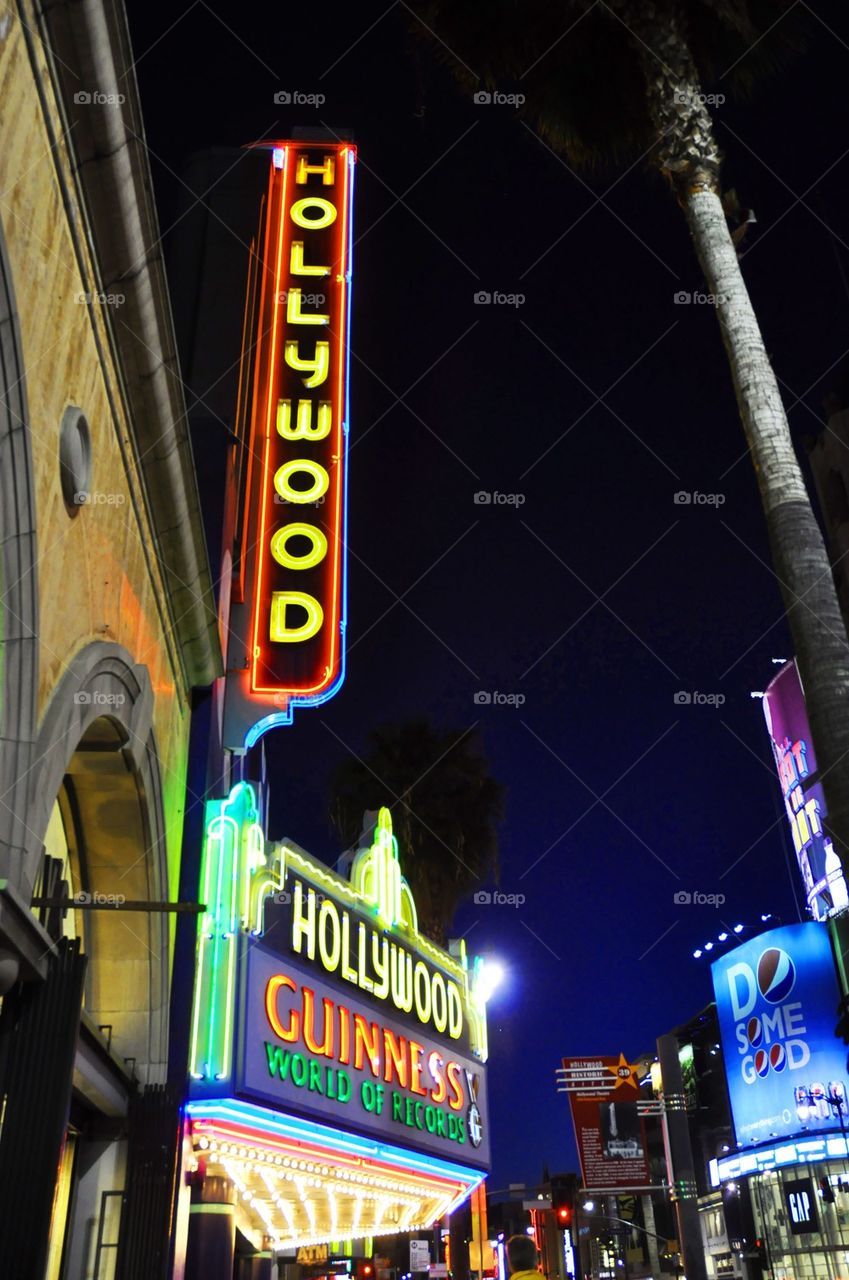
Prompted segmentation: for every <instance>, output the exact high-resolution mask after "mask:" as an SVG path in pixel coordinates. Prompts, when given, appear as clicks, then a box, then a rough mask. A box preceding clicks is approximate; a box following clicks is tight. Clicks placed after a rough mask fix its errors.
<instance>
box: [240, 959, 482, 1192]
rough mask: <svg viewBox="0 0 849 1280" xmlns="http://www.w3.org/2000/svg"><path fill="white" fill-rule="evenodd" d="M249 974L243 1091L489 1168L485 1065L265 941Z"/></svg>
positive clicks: (247, 969) (243, 1031)
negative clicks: (376, 1007) (379, 1010)
mask: <svg viewBox="0 0 849 1280" xmlns="http://www.w3.org/2000/svg"><path fill="white" fill-rule="evenodd" d="M243 980H244V995H243V998H242V1000H241V1006H242V1018H241V1022H240V1024H239V1027H238V1031H237V1043H238V1045H239V1055H238V1059H237V1068H236V1079H235V1091H236V1093H237V1095H239V1096H241V1097H246V1098H251V1099H256V1100H258V1101H261V1102H263V1103H265V1104H266V1105H269V1104H270V1105H274V1106H277V1107H280V1108H282V1109H284V1110H286V1111H291V1110H295V1111H297V1113H298V1114H300V1115H314V1116H315V1117H316V1119H318V1120H322V1121H324V1122H325V1123H326V1124H334V1125H337V1126H339V1125H342V1126H344V1127H345V1128H346V1129H352V1130H355V1131H357V1132H363V1133H375V1134H378V1135H380V1136H381V1137H382V1138H385V1139H387V1140H391V1141H394V1142H399V1143H406V1142H411V1141H412V1142H414V1144H415V1146H416V1147H417V1149H419V1150H422V1151H432V1152H433V1153H434V1154H435V1155H439V1156H443V1157H447V1158H449V1159H452V1160H458V1161H461V1162H462V1163H463V1164H467V1165H472V1166H477V1165H482V1166H484V1167H488V1165H489V1132H488V1126H487V1125H486V1123H485V1119H484V1117H485V1116H486V1113H487V1110H486V1086H485V1075H484V1071H483V1068H482V1065H481V1063H480V1062H473V1061H472V1060H471V1059H470V1058H467V1057H464V1056H462V1055H460V1054H458V1053H457V1052H456V1050H455V1048H454V1047H452V1046H448V1045H446V1043H445V1038H444V1037H443V1036H440V1037H436V1036H434V1035H432V1034H431V1035H430V1036H428V1035H425V1034H420V1033H419V1032H412V1033H411V1030H410V1027H409V1025H408V1024H407V1023H402V1022H400V1021H399V1020H398V1019H397V1018H392V1017H389V1016H387V1015H386V1014H376V1013H375V1010H374V1007H373V1006H372V1005H371V1004H367V1003H366V1002H365V1001H364V1000H362V999H357V998H356V997H355V996H354V995H353V993H352V992H351V991H350V989H349V990H348V991H345V990H343V989H341V987H340V986H339V985H338V984H334V985H331V983H330V982H328V981H325V980H323V979H322V978H320V977H318V976H317V975H316V971H315V968H314V967H311V966H305V965H303V964H295V963H293V962H292V961H291V960H290V959H288V958H284V957H281V956H280V955H279V954H276V953H275V952H274V951H272V950H271V949H269V948H268V947H265V946H263V945H261V944H260V943H258V942H254V943H252V944H251V946H250V949H249V952H248V955H247V963H246V965H245V967H244V970H243Z"/></svg>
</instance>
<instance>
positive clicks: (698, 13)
mask: <svg viewBox="0 0 849 1280" xmlns="http://www.w3.org/2000/svg"><path fill="white" fill-rule="evenodd" d="M409 7H410V8H411V10H412V11H413V12H414V13H415V14H416V16H417V18H418V19H419V20H420V23H421V27H422V29H423V30H426V31H428V32H429V33H430V36H429V38H431V39H432V41H433V44H434V48H435V49H436V51H437V53H438V56H439V57H440V58H441V60H443V61H445V62H448V63H450V65H451V67H452V70H453V71H454V73H455V75H456V76H457V78H458V79H459V80H460V81H461V82H465V83H466V84H475V83H480V82H483V83H485V84H487V85H488V86H489V87H490V88H492V87H495V85H496V84H497V83H498V82H503V81H504V80H505V79H510V80H512V81H514V82H515V81H518V82H519V83H518V86H517V87H518V88H520V89H521V92H522V93H523V94H524V95H525V103H524V106H523V107H522V111H523V114H524V116H525V118H527V119H528V120H529V122H530V123H531V124H532V125H533V127H534V128H535V129H536V130H537V132H538V133H539V135H540V136H541V137H542V138H543V139H544V140H545V141H546V142H547V143H548V144H549V145H550V146H551V147H552V148H553V149H555V150H557V151H560V152H562V153H563V154H564V155H566V156H568V157H569V159H570V160H571V161H572V162H573V163H575V164H578V165H583V166H585V167H587V166H593V165H598V164H600V163H602V162H610V161H614V162H618V161H621V160H622V159H623V158H624V157H625V156H626V155H633V154H634V153H636V154H637V155H638V156H643V155H645V156H646V158H647V160H648V162H649V163H650V164H651V165H652V166H653V167H654V168H655V169H656V170H658V171H659V172H660V173H661V174H662V175H663V177H664V178H665V179H666V181H667V182H668V184H669V186H670V187H671V189H672V192H673V194H674V195H675V197H676V198H677V200H678V202H679V204H680V206H681V208H682V209H683V211H684V214H685V217H686V219H687V223H688V225H689V228H690V233H691V235H692V238H693V243H694V245H695V249H696V253H697V255H698V258H699V262H700V263H701V266H702V270H703V271H704V274H705V277H706V280H707V284H708V287H709V291H710V292H711V293H712V294H714V295H716V298H717V300H718V301H717V306H716V311H717V315H718V318H719V325H720V330H721V333H722V340H723V343H724V345H725V350H726V353H727V356H728V361H729V364H730V366H731V375H732V379H733V382H734V389H735V392H736V396H737V404H738V407H739V410H740V417H741V419H742V422H743V429H744V431H745V434H746V440H747V442H748V446H749V452H750V455H751V458H752V462H753V464H754V468H755V472H756V475H757V480H758V485H759V488H760V494H761V501H762V504H763V508H764V513H765V515H766V523H767V530H768V533H769V542H770V548H771V552H772V559H773V564H774V567H775V573H776V576H777V577H778V580H779V583H780V585H781V591H782V596H783V599H784V606H785V610H786V613H787V620H788V623H789V626H790V632H791V636H792V639H793V645H794V648H795V651H796V657H797V660H798V664H799V671H800V674H801V678H802V684H803V687H804V690H805V699H806V702H807V708H808V715H809V719H810V724H811V733H812V735H813V738H814V742H815V744H816V754H817V760H818V762H819V764H820V767H821V771H822V782H823V788H824V791H825V797H826V803H827V807H828V819H827V825H828V828H829V835H830V836H831V838H832V840H833V842H834V847H835V849H836V850H837V851H838V853H839V855H840V858H841V861H842V863H843V866H844V870H845V871H847V872H849V707H848V706H847V703H849V642H847V635H846V628H845V624H844V622H843V620H842V617H841V613H840V608H839V605H838V601H837V594H836V592H835V588H834V581H833V578H832V571H831V565H830V563H829V559H828V555H827V552H826V549H825V545H824V543H823V539H822V535H821V533H820V529H819V526H818V524H817V521H816V518H815V516H814V513H813V510H812V507H811V502H810V498H809V496H808V492H807V490H806V487H805V482H804V480H803V478H802V472H801V469H800V467H799V463H798V460H797V457H796V453H795V450H794V447H793V442H792V439H791V436H790V429H789V426H788V423H787V415H786V413H785V410H784V406H783V404H782V400H781V395H780V392H779V389H778V383H777V381H776V378H775V374H774V373H773V370H772V367H771V365H770V362H769V359H768V357H767V354H766V348H765V346H764V341H763V337H762V335H761V331H760V327H759V325H758V321H757V318H756V316H755V312H754V308H753V306H752V302H751V299H750V297H749V293H748V290H747V288H746V284H745V281H744V279H743V275H742V272H741V270H740V264H739V261H738V258H737V252H736V246H735V243H734V240H733V238H732V234H731V231H730V229H729V226H728V223H727V221H726V217H725V212H724V209H723V201H722V193H721V186H720V168H721V154H720V150H719V147H718V145H717V142H716V139H715V136H714V129H713V121H712V119H711V116H710V113H709V111H708V109H707V102H706V101H705V97H706V95H705V94H704V93H703V92H702V85H703V84H706V83H709V82H710V80H711V78H713V77H715V76H716V75H717V74H718V73H719V72H720V71H722V72H725V68H731V70H730V72H729V74H728V78H727V80H726V78H725V76H723V87H724V86H725V84H726V83H730V82H731V81H735V82H736V83H737V84H738V85H742V87H744V88H748V87H749V85H750V83H751V81H752V80H753V79H754V78H755V77H756V75H757V74H758V73H759V72H760V71H763V70H764V69H765V68H768V67H769V66H770V65H774V64H776V63H777V62H778V61H780V60H781V54H782V46H780V45H779V44H778V39H779V38H782V39H783V48H784V49H785V50H786V49H787V48H789V47H790V44H791V41H790V40H788V38H787V37H788V34H789V21H788V18H787V14H788V13H789V12H790V10H791V9H795V7H796V6H795V5H794V4H793V3H792V0H561V3H560V4H552V3H551V0H489V3H488V4H487V6H485V7H481V5H480V4H479V0H409ZM801 7H804V6H801ZM473 69H474V70H473ZM729 194H730V193H729Z"/></svg>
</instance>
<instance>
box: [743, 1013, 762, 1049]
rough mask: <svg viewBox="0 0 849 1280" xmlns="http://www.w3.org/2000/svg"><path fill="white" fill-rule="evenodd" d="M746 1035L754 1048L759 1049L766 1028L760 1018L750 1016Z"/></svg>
mask: <svg viewBox="0 0 849 1280" xmlns="http://www.w3.org/2000/svg"><path fill="white" fill-rule="evenodd" d="M746 1036H747V1038H748V1041H749V1044H750V1045H751V1046H752V1048H753V1049H757V1047H758V1045H759V1044H760V1043H761V1041H762V1040H763V1038H764V1029H763V1027H762V1026H761V1020H760V1018H750V1019H749V1021H748V1023H747V1024H746Z"/></svg>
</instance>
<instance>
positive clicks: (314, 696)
mask: <svg viewBox="0 0 849 1280" xmlns="http://www.w3.org/2000/svg"><path fill="white" fill-rule="evenodd" d="M348 170H349V178H348V181H349V183H350V190H349V194H348V206H349V208H350V211H351V214H350V217H349V218H348V270H347V271H346V273H345V281H346V284H347V288H348V299H347V316H346V334H347V339H348V340H347V343H346V345H345V420H344V421H343V423H342V441H343V446H342V447H343V459H344V466H345V480H344V487H343V493H342V584H341V596H342V598H341V603H340V609H339V673H338V675H337V677H336V679H335V680H334V682H333V684H331V685H329V686H328V687H327V688H326V689H323V690H322V692H321V693H306V694H302V695H301V696H300V697H299V696H297V695H295V696H294V697H292V698H290V699H289V702H288V704H287V707H286V710H285V711H276V712H273V713H272V714H271V715H268V716H265V717H264V718H263V719H262V720H258V721H257V723H256V724H255V725H254V726H253V728H251V729H249V730H248V732H247V734H246V735H245V750H246V751H249V750H250V748H251V747H253V746H255V745H256V743H257V742H259V740H260V738H261V737H262V736H263V734H265V733H268V731H269V729H276V728H278V727H279V726H281V725H289V724H291V723H292V720H293V718H294V712H295V707H320V706H321V705H322V703H324V702H327V701H328V700H329V699H330V698H333V697H335V695H336V694H337V693H338V692H339V690H340V689H341V687H342V685H343V684H344V683H345V676H346V675H347V673H348V651H347V646H346V643H345V642H346V637H347V630H348V446H349V441H350V425H351V424H350V413H351V299H352V296H353V292H354V290H353V272H354V176H355V174H356V156H355V155H354V153H353V151H351V152H349V153H348Z"/></svg>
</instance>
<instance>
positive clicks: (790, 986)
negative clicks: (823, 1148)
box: [711, 923, 849, 1146]
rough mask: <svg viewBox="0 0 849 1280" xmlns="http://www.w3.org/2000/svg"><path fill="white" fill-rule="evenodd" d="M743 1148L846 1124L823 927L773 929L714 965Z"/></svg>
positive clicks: (833, 983)
mask: <svg viewBox="0 0 849 1280" xmlns="http://www.w3.org/2000/svg"><path fill="white" fill-rule="evenodd" d="M711 968H712V972H713V986H714V992H715V994H716V1007H717V1015H718V1018H719V1029H720V1034H721V1038H722V1049H723V1054H724V1058H725V1072H726V1078H727V1080H728V1092H729V1097H730V1100H731V1111H732V1115H733V1117H734V1128H735V1132H736V1135H737V1142H738V1145H740V1146H749V1145H751V1144H753V1143H761V1142H764V1143H766V1142H774V1141H775V1140H776V1139H779V1140H780V1139H784V1138H791V1137H794V1136H796V1135H799V1134H802V1133H806V1132H808V1133H823V1132H828V1131H829V1130H834V1129H836V1130H837V1131H838V1132H840V1131H841V1129H842V1128H843V1127H845V1124H846V1102H847V1088H849V1081H848V1080H847V1074H846V1048H845V1046H844V1045H843V1044H842V1042H841V1041H839V1040H837V1039H836V1038H835V1036H834V1024H835V1020H836V1009H837V1004H838V998H839V996H838V987H837V976H836V973H835V967H834V960H833V957H832V952H831V944H830V942H829V938H828V933H827V930H826V928H825V926H824V925H821V924H814V923H810V924H795V925H787V926H785V927H784V928H781V929H771V930H770V931H769V932H768V933H762V934H761V935H760V936H759V937H757V938H753V939H752V940H751V941H750V942H745V943H744V944H743V945H742V946H740V947H735V949H734V950H733V951H731V952H729V953H728V954H727V955H724V956H721V957H720V958H719V959H718V960H715V961H714V963H713V965H712V966H711Z"/></svg>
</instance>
